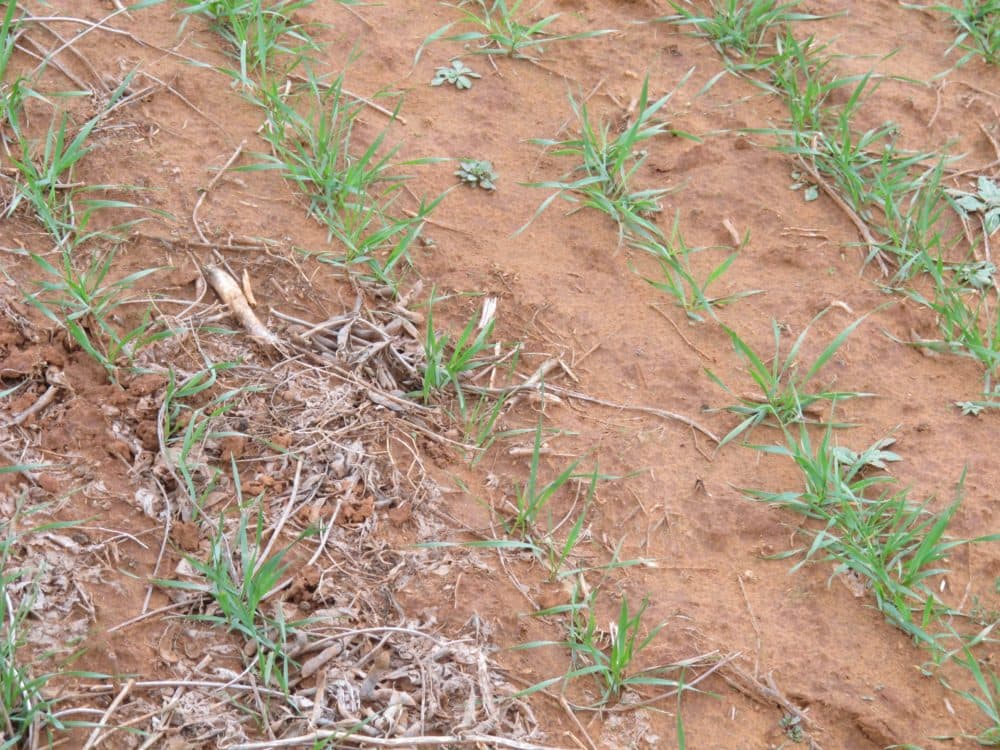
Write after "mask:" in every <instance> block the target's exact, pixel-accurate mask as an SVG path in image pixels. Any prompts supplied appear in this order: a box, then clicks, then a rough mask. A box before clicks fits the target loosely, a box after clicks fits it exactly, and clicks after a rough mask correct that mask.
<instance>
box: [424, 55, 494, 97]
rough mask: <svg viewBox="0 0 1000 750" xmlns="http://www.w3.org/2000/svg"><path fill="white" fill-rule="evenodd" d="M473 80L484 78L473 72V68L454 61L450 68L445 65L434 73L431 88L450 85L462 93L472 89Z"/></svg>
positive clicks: (459, 61)
mask: <svg viewBox="0 0 1000 750" xmlns="http://www.w3.org/2000/svg"><path fill="white" fill-rule="evenodd" d="M473 78H482V76H481V75H479V74H478V73H476V72H475V71H473V70H472V68H469V67H466V65H465V63H463V62H462V61H461V60H452V61H451V67H450V68H449V67H448V66H447V65H445V66H443V67H441V68H438V69H437V70H436V71H435V72H434V78H433V79H432V80H431V86H443V85H444V84H446V83H450V84H451V85H452V86H454V87H455V88H456V89H458V90H459V91H462V90H464V89H471V88H472V79H473Z"/></svg>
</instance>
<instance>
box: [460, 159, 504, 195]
mask: <svg viewBox="0 0 1000 750" xmlns="http://www.w3.org/2000/svg"><path fill="white" fill-rule="evenodd" d="M455 176H456V177H458V178H459V179H460V180H461V181H462V182H463V183H464V184H466V185H471V186H472V187H480V188H482V189H483V190H496V189H497V184H496V183H497V173H496V172H495V171H493V162H489V161H483V160H477V159H463V160H462V161H460V162H459V163H458V169H456V170H455Z"/></svg>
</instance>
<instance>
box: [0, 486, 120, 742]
mask: <svg viewBox="0 0 1000 750" xmlns="http://www.w3.org/2000/svg"><path fill="white" fill-rule="evenodd" d="M16 470H17V467H2V468H0V474H2V473H5V472H7V471H16ZM38 510H40V509H39V508H35V509H33V510H31V509H27V508H26V507H22V506H21V505H18V506H17V507H16V508H15V509H14V512H13V513H12V514H11V517H10V518H3V519H0V750H15V748H21V747H31V746H38V747H40V746H41V745H42V744H43V743H44V744H47V745H49V746H51V745H52V742H53V736H52V734H51V733H52V731H53V730H64V729H66V728H67V727H68V726H70V725H71V722H66V723H64V722H62V721H60V719H59V718H58V716H57V715H56V712H55V711H54V707H55V704H56V703H57V702H58V700H59V698H58V697H56V696H57V692H53V691H51V690H50V689H48V688H47V687H46V686H47V685H48V683H49V682H50V681H51V680H52V679H53V678H54V677H56V676H57V674H56V673H46V674H41V675H35V674H34V670H33V669H32V668H31V666H30V665H27V664H25V663H23V661H22V659H21V657H20V656H19V655H18V651H19V650H20V649H21V648H22V647H23V646H24V645H25V643H26V634H27V631H28V629H29V628H30V627H32V610H33V609H34V607H35V604H36V601H37V599H38V596H39V593H40V591H39V587H38V578H37V574H38V573H40V572H41V571H40V570H38V571H34V572H33V571H31V570H29V569H27V568H24V567H21V566H20V565H19V562H18V561H17V560H15V554H16V553H17V552H18V551H19V548H20V546H21V543H22V539H23V538H24V537H25V536H27V535H29V534H44V533H46V532H51V531H55V530H58V529H64V528H71V527H72V526H74V525H75V523H74V522H52V523H46V524H39V525H37V526H34V527H33V528H31V529H24V528H23V527H24V526H25V525H26V524H24V523H23V522H24V521H25V516H27V515H29V514H31V513H33V512H37V511H38ZM19 528H21V530H20V531H19V530H18V529H19ZM61 676H63V677H72V676H80V677H83V676H95V677H106V675H84V674H83V673H80V672H74V673H70V672H62V673H61ZM43 733H45V734H48V742H45V740H43V738H42V735H43Z"/></svg>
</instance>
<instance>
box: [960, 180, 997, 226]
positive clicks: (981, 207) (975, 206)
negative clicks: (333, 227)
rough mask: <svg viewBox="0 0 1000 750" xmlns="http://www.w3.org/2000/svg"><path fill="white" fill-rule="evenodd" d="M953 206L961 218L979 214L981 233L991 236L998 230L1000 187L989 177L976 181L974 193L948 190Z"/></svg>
mask: <svg viewBox="0 0 1000 750" xmlns="http://www.w3.org/2000/svg"><path fill="white" fill-rule="evenodd" d="M948 194H949V195H950V196H951V197H952V199H953V200H954V201H955V206H956V207H957V208H958V210H959V211H960V212H961V214H962V215H963V216H969V215H970V214H979V216H980V220H981V221H982V223H983V231H984V232H985V233H986V234H987V235H993V234H995V233H996V231H997V230H998V229H1000V186H998V185H997V183H996V181H994V180H991V179H990V178H989V177H983V176H980V177H979V178H978V179H977V180H976V191H975V192H966V191H964V190H949V191H948Z"/></svg>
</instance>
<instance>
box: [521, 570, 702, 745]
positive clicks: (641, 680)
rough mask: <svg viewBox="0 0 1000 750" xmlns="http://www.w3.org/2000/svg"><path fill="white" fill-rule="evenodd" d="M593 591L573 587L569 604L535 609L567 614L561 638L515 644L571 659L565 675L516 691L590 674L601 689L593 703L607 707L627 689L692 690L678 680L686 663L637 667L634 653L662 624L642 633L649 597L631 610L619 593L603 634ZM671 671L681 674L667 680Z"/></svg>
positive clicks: (527, 691) (548, 613)
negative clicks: (554, 649) (555, 650)
mask: <svg viewBox="0 0 1000 750" xmlns="http://www.w3.org/2000/svg"><path fill="white" fill-rule="evenodd" d="M597 593H598V589H593V590H592V591H591V592H590V595H589V596H587V597H586V598H582V597H581V596H580V592H579V590H578V588H575V589H574V592H573V598H572V601H571V602H570V603H569V604H565V605H560V606H557V607H552V608H550V609H547V610H542V611H540V612H536V613H535V614H536V616H538V617H542V616H553V615H566V617H567V620H566V629H567V634H566V640H565V641H532V642H530V643H525V644H521V645H520V646H516V647H515V648H517V649H531V648H542V647H547V646H560V647H563V648H566V649H568V650H569V652H570V657H571V660H572V661H571V669H570V671H568V672H567V673H566V674H564V675H560V676H558V677H552V678H549V679H547V680H543V681H542V682H540V683H538V684H537V685H533V686H532V687H530V688H527V689H525V690H522V691H521V692H520V693H519V694H518V695H520V696H523V695H530V694H531V693H534V692H538V691H539V690H544V689H545V688H548V687H550V686H551V685H555V684H560V683H563V684H565V683H566V682H569V681H570V680H574V679H577V678H579V677H586V676H592V677H593V678H594V679H595V680H596V681H597V685H598V687H599V689H600V690H601V698H600V699H599V700H598V701H597V704H596V707H601V706H606V705H608V704H609V703H611V702H612V701H615V700H617V699H618V698H619V697H620V696H621V694H622V692H624V691H626V690H635V689H639V688H642V687H651V686H652V687H660V688H668V689H670V688H673V689H676V690H678V691H680V692H683V691H685V690H691V689H693V688H689V687H687V686H686V684H685V683H684V680H683V671H684V669H685V668H686V667H687V666H689V665H687V664H676V665H669V666H659V667H652V668H647V669H637V668H636V665H635V661H636V657H638V655H639V654H640V653H641V652H642V651H643V650H645V649H646V647H647V646H649V644H650V643H651V642H652V641H653V639H654V638H656V636H657V635H658V634H659V632H660V631H661V630H662V629H663V627H664V625H665V624H666V623H660V624H659V625H656V626H655V627H654V628H653V629H652V630H650V631H649V633H648V634H646V635H645V636H643V635H642V630H643V627H642V616H643V614H645V612H646V608H647V607H648V606H649V599H648V597H644V598H643V600H642V603H641V604H640V605H639V608H638V609H637V610H636V611H635V612H632V611H631V610H630V608H629V605H628V598H627V597H626V596H624V595H622V601H621V605H620V607H619V609H618V616H617V618H616V620H614V621H612V622H611V623H610V624H609V627H608V630H607V632H602V631H601V629H600V628H599V627H598V625H597V613H596V607H595V605H596V597H597ZM672 671H676V672H680V673H681V678H680V679H672V678H668V677H666V676H664V675H666V674H667V673H669V672H672ZM680 734H681V736H683V729H681V730H680Z"/></svg>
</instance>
